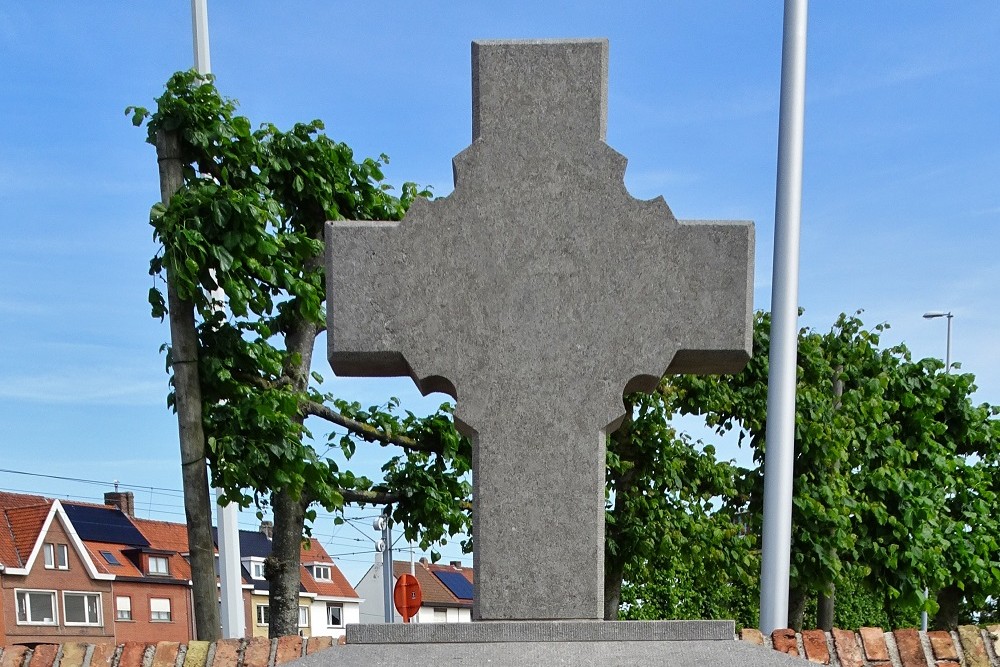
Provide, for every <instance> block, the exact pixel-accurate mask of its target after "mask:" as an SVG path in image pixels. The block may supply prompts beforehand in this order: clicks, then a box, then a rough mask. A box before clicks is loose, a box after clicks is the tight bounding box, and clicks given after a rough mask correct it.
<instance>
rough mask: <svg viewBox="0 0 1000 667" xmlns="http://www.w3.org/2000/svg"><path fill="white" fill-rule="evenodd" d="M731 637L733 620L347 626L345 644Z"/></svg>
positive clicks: (733, 635)
mask: <svg viewBox="0 0 1000 667" xmlns="http://www.w3.org/2000/svg"><path fill="white" fill-rule="evenodd" d="M735 636H736V624H735V623H734V622H733V621H612V622H606V621H478V622H476V623H424V624H417V623H407V624H403V623H362V624H358V625H348V626H347V643H348V644H427V643H437V644H456V643H458V644H490V643H514V642H622V641H658V642H662V641H690V640H699V641H725V640H730V639H733V638H734V637H735Z"/></svg>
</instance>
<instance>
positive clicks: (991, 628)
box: [986, 625, 1000, 659]
mask: <svg viewBox="0 0 1000 667" xmlns="http://www.w3.org/2000/svg"><path fill="white" fill-rule="evenodd" d="M986 634H987V635H988V637H989V640H990V643H991V644H992V646H993V655H995V656H997V658H998V659H1000V625H987V626H986Z"/></svg>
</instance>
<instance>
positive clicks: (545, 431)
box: [326, 40, 753, 621]
mask: <svg viewBox="0 0 1000 667" xmlns="http://www.w3.org/2000/svg"><path fill="white" fill-rule="evenodd" d="M607 66H608V43H607V41H606V40H581V41H519V42H493V41H484V42H474V43H473V46H472V82H473V85H472V89H473V101H472V109H473V130H472V135H473V142H472V145H471V146H469V148H467V149H466V150H464V151H463V152H462V153H460V154H459V155H458V156H457V157H456V158H455V159H454V170H455V190H454V192H453V193H452V194H451V195H449V196H447V197H444V198H442V199H438V200H436V201H433V202H427V201H423V200H418V201H417V202H415V203H414V205H413V207H412V208H411V209H410V211H409V212H408V213H407V215H406V217H405V218H404V219H403V220H402V222H399V223H391V222H331V223H328V224H327V230H326V242H327V248H328V251H327V280H328V288H327V289H328V308H329V334H328V335H329V356H330V363H331V365H332V366H333V369H334V371H335V372H336V373H337V374H338V375H356V376H394V375H408V376H410V377H412V378H413V380H414V382H416V383H417V386H418V387H419V388H420V390H421V391H422V392H424V393H429V392H432V391H444V392H446V393H448V394H450V395H452V396H453V397H454V398H455V399H456V413H455V416H456V420H457V421H458V424H459V427H460V428H461V429H462V430H463V432H465V433H466V434H468V435H469V437H470V438H471V439H472V442H473V484H474V491H473V494H474V508H473V518H474V531H475V550H476V551H475V565H476V570H475V578H476V580H475V602H474V605H475V606H474V611H473V615H474V618H475V619H476V620H495V621H503V620H515V619H522V620H527V619H535V620H556V619H563V620H573V619H577V620H598V619H601V618H602V617H603V602H604V600H603V581H604V489H605V480H604V471H605V444H604V442H605V434H606V433H607V432H608V431H609V430H612V429H614V428H615V427H616V426H617V425H618V423H619V422H620V419H621V417H622V416H623V411H624V408H623V403H622V392H624V391H632V390H637V389H642V390H651V389H652V388H653V387H654V386H655V385H656V383H657V381H658V380H659V379H660V377H661V376H662V375H663V374H664V373H726V372H735V371H738V370H739V369H741V368H742V367H743V366H744V364H745V363H746V361H747V360H748V359H749V354H750V341H751V308H752V303H751V299H752V276H753V269H752V264H753V226H752V224H751V223H749V222H702V221H698V222H691V221H678V220H677V219H676V218H675V217H674V215H673V213H671V211H670V208H669V207H668V206H667V204H666V203H665V202H664V200H663V199H662V198H657V199H654V200H651V201H640V200H637V199H634V198H633V197H632V196H631V195H629V193H628V192H627V191H626V189H625V186H624V172H625V162H626V161H625V158H623V157H622V156H621V155H619V154H618V153H616V152H615V151H614V150H612V149H611V148H609V147H608V146H607V144H605V143H604V139H605V130H606V117H607V90H608V87H607Z"/></svg>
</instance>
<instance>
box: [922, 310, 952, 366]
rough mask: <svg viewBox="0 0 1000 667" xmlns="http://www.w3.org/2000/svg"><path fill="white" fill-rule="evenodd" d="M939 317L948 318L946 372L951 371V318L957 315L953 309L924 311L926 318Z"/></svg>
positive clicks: (945, 352)
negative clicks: (953, 312)
mask: <svg viewBox="0 0 1000 667" xmlns="http://www.w3.org/2000/svg"><path fill="white" fill-rule="evenodd" d="M938 317H947V318H948V342H947V343H946V346H945V351H944V354H945V356H944V372H945V373H951V318H953V317H955V316H954V315H952V313H951V311H950V310H949V311H948V312H944V311H942V310H932V311H930V312H928V313H924V319H927V320H933V319H935V318H938Z"/></svg>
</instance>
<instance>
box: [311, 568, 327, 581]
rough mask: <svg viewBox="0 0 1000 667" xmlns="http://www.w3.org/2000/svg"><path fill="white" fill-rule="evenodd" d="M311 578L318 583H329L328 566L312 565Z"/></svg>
mask: <svg viewBox="0 0 1000 667" xmlns="http://www.w3.org/2000/svg"><path fill="white" fill-rule="evenodd" d="M313 578H315V579H317V580H319V581H330V566H329V565H313Z"/></svg>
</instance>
